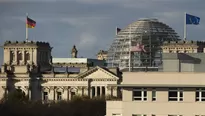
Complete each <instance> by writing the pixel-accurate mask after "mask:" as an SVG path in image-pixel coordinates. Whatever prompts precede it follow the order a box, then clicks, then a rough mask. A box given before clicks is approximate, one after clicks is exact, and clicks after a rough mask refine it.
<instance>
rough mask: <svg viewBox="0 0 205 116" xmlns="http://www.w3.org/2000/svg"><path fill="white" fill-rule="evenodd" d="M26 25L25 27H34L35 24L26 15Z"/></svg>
mask: <svg viewBox="0 0 205 116" xmlns="http://www.w3.org/2000/svg"><path fill="white" fill-rule="evenodd" d="M26 26H27V28H34V27H35V26H36V21H34V20H32V19H31V18H29V17H27V21H26Z"/></svg>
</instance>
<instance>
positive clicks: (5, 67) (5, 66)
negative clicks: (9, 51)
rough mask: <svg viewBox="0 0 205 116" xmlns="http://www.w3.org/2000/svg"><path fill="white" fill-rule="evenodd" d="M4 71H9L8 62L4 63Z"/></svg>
mask: <svg viewBox="0 0 205 116" xmlns="http://www.w3.org/2000/svg"><path fill="white" fill-rule="evenodd" d="M4 72H7V64H6V63H4Z"/></svg>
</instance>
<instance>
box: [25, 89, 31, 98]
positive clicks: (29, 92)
mask: <svg viewBox="0 0 205 116" xmlns="http://www.w3.org/2000/svg"><path fill="white" fill-rule="evenodd" d="M24 88H25V89H26V91H27V93H26V94H27V95H28V98H29V100H31V89H30V87H29V86H25V87H24Z"/></svg>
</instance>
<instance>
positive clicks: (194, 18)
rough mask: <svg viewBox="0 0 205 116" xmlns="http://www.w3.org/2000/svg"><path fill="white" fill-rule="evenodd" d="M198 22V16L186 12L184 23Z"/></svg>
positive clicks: (194, 23)
mask: <svg viewBox="0 0 205 116" xmlns="http://www.w3.org/2000/svg"><path fill="white" fill-rule="evenodd" d="M199 22H200V18H199V17H197V16H193V15H190V14H186V24H193V25H198V24H199Z"/></svg>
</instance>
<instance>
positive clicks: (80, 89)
mask: <svg viewBox="0 0 205 116" xmlns="http://www.w3.org/2000/svg"><path fill="white" fill-rule="evenodd" d="M78 95H80V96H82V87H78Z"/></svg>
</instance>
